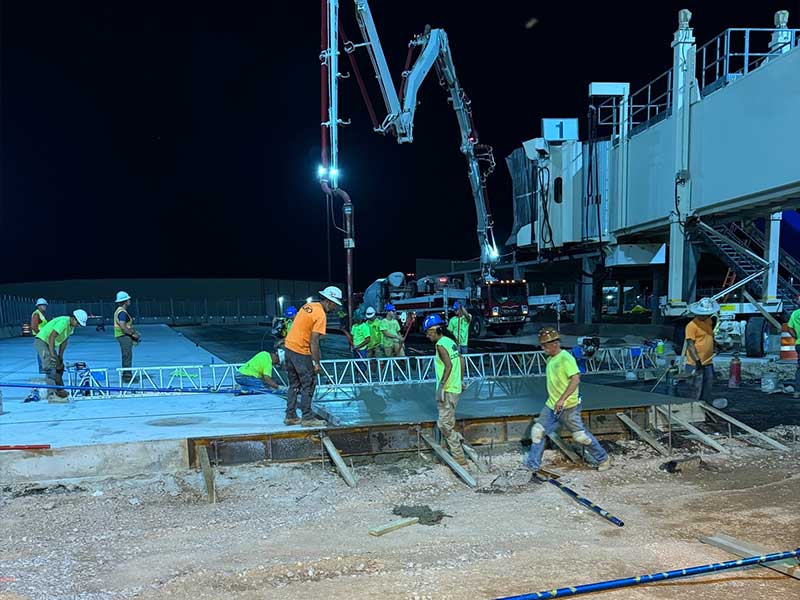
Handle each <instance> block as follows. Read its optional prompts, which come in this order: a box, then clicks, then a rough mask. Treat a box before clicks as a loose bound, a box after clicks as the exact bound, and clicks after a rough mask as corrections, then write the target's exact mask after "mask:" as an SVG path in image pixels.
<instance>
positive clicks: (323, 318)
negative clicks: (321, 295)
mask: <svg viewBox="0 0 800 600" xmlns="http://www.w3.org/2000/svg"><path fill="white" fill-rule="evenodd" d="M327 326H328V317H327V315H326V314H325V309H324V308H322V304H320V303H319V302H309V303H308V304H304V305H303V307H302V308H301V309H300V310H298V311H297V316H296V317H295V318H294V323H292V328H291V329H290V330H289V333H288V335H287V336H286V342H285V343H286V348H288V349H289V350H291V351H292V352H297V353H298V354H306V355H308V354H311V334H312V333H318V334H320V335H325V331H326V329H325V328H326V327H327Z"/></svg>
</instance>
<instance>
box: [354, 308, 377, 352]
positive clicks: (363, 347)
mask: <svg viewBox="0 0 800 600" xmlns="http://www.w3.org/2000/svg"><path fill="white" fill-rule="evenodd" d="M373 312H374V311H373ZM353 321H355V324H354V325H353V326H352V327H351V328H350V335H351V336H352V337H353V354H354V355H355V357H356V358H367V348H368V347H369V341H370V327H369V324H368V323H366V322H365V321H364V317H362V316H361V311H356V313H355V314H353Z"/></svg>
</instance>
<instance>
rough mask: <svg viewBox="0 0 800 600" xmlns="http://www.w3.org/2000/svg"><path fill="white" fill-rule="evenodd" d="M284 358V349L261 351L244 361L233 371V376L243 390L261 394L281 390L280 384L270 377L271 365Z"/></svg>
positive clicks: (278, 362) (277, 363) (279, 362)
mask: <svg viewBox="0 0 800 600" xmlns="http://www.w3.org/2000/svg"><path fill="white" fill-rule="evenodd" d="M283 358H285V351H284V350H277V351H273V352H266V351H263V350H262V351H261V352H259V353H258V354H256V355H255V356H254V357H253V358H251V359H250V360H248V361H247V362H246V363H244V364H243V365H242V366H241V367H239V369H238V370H237V371H236V373H234V376H233V378H234V379H235V380H236V383H237V384H239V387H241V388H242V390H243V391H245V392H250V393H255V394H261V393H264V392H269V391H279V390H281V385H280V384H279V383H277V382H276V381H275V380H274V379H272V367H273V366H274V365H279V364H281V362H282V359H283Z"/></svg>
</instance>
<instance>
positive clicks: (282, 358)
mask: <svg viewBox="0 0 800 600" xmlns="http://www.w3.org/2000/svg"><path fill="white" fill-rule="evenodd" d="M275 354H277V355H278V364H281V365H282V364H283V363H284V362H286V350H284V349H283V348H278V350H277V351H276V352H275Z"/></svg>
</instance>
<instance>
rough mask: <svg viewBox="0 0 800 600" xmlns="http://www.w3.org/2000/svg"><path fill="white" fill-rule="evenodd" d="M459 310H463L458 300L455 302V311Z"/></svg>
mask: <svg viewBox="0 0 800 600" xmlns="http://www.w3.org/2000/svg"><path fill="white" fill-rule="evenodd" d="M459 308H461V302H459V301H458V300H456V301H455V302H453V310H458V309H459Z"/></svg>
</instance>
